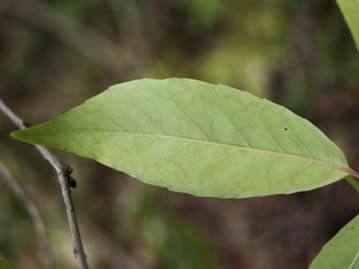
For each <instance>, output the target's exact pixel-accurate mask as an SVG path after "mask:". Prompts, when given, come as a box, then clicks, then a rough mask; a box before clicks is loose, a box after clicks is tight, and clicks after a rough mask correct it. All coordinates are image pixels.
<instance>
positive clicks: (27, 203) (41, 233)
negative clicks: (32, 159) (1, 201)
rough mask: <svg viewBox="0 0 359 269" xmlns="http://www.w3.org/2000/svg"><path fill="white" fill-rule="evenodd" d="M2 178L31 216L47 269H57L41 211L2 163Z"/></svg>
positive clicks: (0, 173) (0, 176)
mask: <svg viewBox="0 0 359 269" xmlns="http://www.w3.org/2000/svg"><path fill="white" fill-rule="evenodd" d="M0 178H2V179H3V180H4V181H5V183H6V184H7V185H8V186H9V188H10V190H11V191H12V192H13V193H14V195H15V196H16V198H17V199H18V200H19V201H21V202H22V203H23V205H24V207H25V209H26V210H27V212H28V213H29V215H30V216H31V220H32V222H33V224H34V226H35V230H36V233H37V236H38V238H39V242H40V245H41V248H42V249H43V250H44V252H45V253H46V257H47V268H49V269H55V268H56V263H55V255H54V251H53V249H52V247H51V245H50V242H49V239H48V236H47V233H46V229H45V224H44V221H43V220H42V218H41V216H40V213H39V210H38V209H37V208H36V206H35V205H34V203H33V202H32V201H31V199H29V198H28V197H27V196H26V194H25V192H24V190H23V189H22V188H21V186H20V185H19V183H17V181H16V180H15V178H14V177H13V176H12V174H11V173H10V171H9V170H8V169H7V168H6V167H5V166H4V165H3V164H2V163H0Z"/></svg>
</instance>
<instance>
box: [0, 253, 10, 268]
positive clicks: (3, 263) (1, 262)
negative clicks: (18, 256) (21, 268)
mask: <svg viewBox="0 0 359 269" xmlns="http://www.w3.org/2000/svg"><path fill="white" fill-rule="evenodd" d="M0 269H13V267H12V266H10V264H8V263H7V261H5V259H4V258H3V257H1V256H0Z"/></svg>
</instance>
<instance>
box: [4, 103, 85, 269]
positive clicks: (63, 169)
mask: <svg viewBox="0 0 359 269" xmlns="http://www.w3.org/2000/svg"><path fill="white" fill-rule="evenodd" d="M0 110H1V111H2V112H3V113H4V114H5V115H6V116H7V117H8V118H9V119H10V120H11V121H12V122H13V123H14V124H15V125H16V126H17V127H19V128H20V129H24V128H26V125H25V124H24V121H23V120H22V119H21V118H20V117H18V116H17V115H16V114H15V113H14V112H13V111H12V110H11V109H10V108H9V107H8V106H7V105H6V104H5V103H4V102H3V101H2V100H1V99H0ZM35 147H36V148H37V150H38V151H39V152H40V153H41V155H42V157H43V158H44V159H46V160H47V161H48V162H49V163H50V164H51V166H52V167H53V168H54V169H55V171H56V173H57V178H58V181H59V183H60V186H61V191H62V196H63V199H64V202H65V207H66V213H67V218H68V221H69V226H70V230H71V236H72V244H73V251H74V255H75V259H76V260H77V261H78V264H79V268H81V269H88V264H87V260H86V254H85V251H84V247H83V244H82V240H81V235H80V230H79V226H78V223H77V218H76V214H75V209H74V206H73V202H72V197H71V189H70V186H69V182H68V178H69V177H70V173H71V172H69V169H68V166H64V165H62V164H61V163H60V161H59V160H58V159H57V157H56V156H55V155H53V154H52V153H51V152H50V151H49V150H48V149H47V148H45V147H43V146H40V145H35Z"/></svg>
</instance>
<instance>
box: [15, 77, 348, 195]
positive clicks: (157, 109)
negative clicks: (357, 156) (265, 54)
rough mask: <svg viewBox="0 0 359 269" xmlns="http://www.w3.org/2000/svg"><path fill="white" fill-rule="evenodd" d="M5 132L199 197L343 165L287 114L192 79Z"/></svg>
mask: <svg viewBox="0 0 359 269" xmlns="http://www.w3.org/2000/svg"><path fill="white" fill-rule="evenodd" d="M13 136H14V137H15V138H18V139H21V140H23V141H25V142H30V143H39V144H45V145H47V146H52V147H57V148H60V149H64V150H67V151H71V152H74V153H77V154H79V155H81V156H84V157H89V158H92V159H95V160H97V161H99V162H101V163H103V164H105V165H108V166H110V167H112V168H115V169H117V170H120V171H124V172H126V173H128V174H130V175H132V176H134V177H137V178H139V179H140V180H142V181H144V182H146V183H150V184H153V185H157V186H162V187H167V188H169V189H172V190H175V191H183V192H187V193H191V194H194V195H200V196H215V197H223V198H236V197H237V198H238V197H251V196H262V195H270V194H277V193H293V192H296V191H305V190H310V189H313V188H317V187H320V186H323V185H326V184H329V183H332V182H334V181H336V180H339V179H340V178H342V177H344V176H345V175H347V174H348V171H349V169H350V168H349V166H348V165H347V162H346V159H345V157H344V155H343V154H342V152H341V151H340V150H339V149H338V148H337V146H336V145H335V144H334V143H333V142H331V141H330V140H329V139H328V138H327V137H326V136H325V135H324V134H323V133H322V132H321V131H320V130H319V129H317V128H316V127H314V126H313V125H312V124H311V123H309V122H308V121H307V120H305V119H302V118H300V117H299V116H297V115H295V114H294V113H292V112H291V111H289V110H287V109H286V108H284V107H281V106H278V105H276V104H273V103H271V102H269V101H267V100H265V99H260V98H258V97H255V96H253V95H251V94H249V93H246V92H242V91H239V90H236V89H233V88H230V87H227V86H223V85H212V84H209V83H205V82H200V81H196V80H191V79H175V78H174V79H167V80H152V79H144V80H137V81H132V82H127V83H122V84H118V85H115V86H113V87H111V88H110V89H109V90H107V91H105V92H104V93H102V94H100V95H98V96H96V97H94V98H91V99H89V100H88V101H86V102H85V103H84V104H83V105H80V106H79V107H77V108H74V109H72V110H70V111H69V112H67V113H65V114H63V115H62V116H59V117H57V118H56V119H54V120H51V121H49V122H46V123H43V124H39V125H37V126H34V127H32V128H29V129H26V130H23V131H18V132H15V133H13ZM254 168H255V169H254ZM318 168H319V169H318ZM298 174H299V175H298Z"/></svg>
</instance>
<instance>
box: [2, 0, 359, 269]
mask: <svg viewBox="0 0 359 269" xmlns="http://www.w3.org/2000/svg"><path fill="white" fill-rule="evenodd" d="M358 70H359V54H358V52H357V51H356V49H355V46H354V43H353V40H352V38H351V36H350V34H349V30H348V28H347V26H346V25H345V22H344V20H343V17H342V15H341V14H340V11H339V9H338V7H337V6H336V3H335V1H332V0H317V1H294V0H272V1H252V0H227V1H223V0H206V1H203V0H191V1H187V0H182V1H179V0H151V1H149V0H137V1H136V0H87V1H83V0H51V1H50V0H48V1H45V0H27V1H20V0H1V2H0V98H3V100H4V101H5V102H6V103H7V104H8V105H9V106H10V107H11V108H12V109H13V110H14V111H16V113H17V114H18V115H20V116H21V117H23V118H24V119H25V120H26V121H28V122H29V123H31V124H35V123H38V122H41V121H44V120H47V119H50V118H52V117H54V116H56V115H58V114H60V113H62V112H64V111H66V110H68V109H70V108H72V107H73V106H75V105H78V104H80V103H82V102H83V101H84V100H85V99H87V98H89V97H91V96H93V95H96V94H98V93H100V92H102V91H103V90H105V89H106V88H107V87H109V86H110V85H112V84H115V83H119V82H124V81H128V80H131V79H137V78H143V77H152V78H166V77H173V76H176V77H190V78H195V79H200V80H205V81H208V82H212V83H222V84H226V85H229V86H232V87H236V88H239V89H243V90H247V91H250V92H252V93H254V94H256V95H257V96H261V97H266V98H268V99H270V100H272V101H275V102H277V103H279V104H282V105H284V106H286V107H288V108H290V109H291V110H293V111H294V112H296V113H297V114H299V115H301V116H304V117H306V118H308V119H309V120H310V121H312V122H313V123H314V124H315V125H317V126H318V127H319V128H320V129H321V130H323V131H324V132H325V133H326V134H327V135H328V136H329V137H330V138H332V139H333V140H334V141H335V142H336V143H337V144H338V145H339V146H340V147H341V148H342V149H343V151H344V152H345V153H346V155H347V157H348V160H349V162H350V163H351V166H352V167H353V168H354V169H357V170H358V169H359V146H358V137H359V118H358V117H359V76H358ZM14 129H15V127H14V126H13V124H11V123H10V122H9V121H8V120H7V119H6V118H5V117H4V116H3V115H2V114H1V113H0V162H1V163H3V164H5V165H6V166H7V167H8V168H9V169H10V170H11V172H12V173H13V174H14V176H15V177H16V178H17V180H18V182H19V183H20V184H21V186H22V187H23V188H24V189H25V191H26V192H27V194H28V195H29V196H30V197H31V199H32V200H33V201H34V203H35V204H36V205H37V206H38V208H39V210H40V212H41V214H42V216H43V218H44V220H45V223H46V227H47V229H48V234H49V238H50V240H51V243H52V245H53V247H54V251H55V255H56V261H57V264H58V268H76V266H75V261H74V259H73V256H72V247H71V238H70V233H69V229H68V224H67V219H66V215H65V209H64V205H63V201H62V198H61V194H60V188H59V186H58V183H57V179H56V177H55V174H54V171H53V170H52V168H51V167H50V166H49V165H48V163H47V162H46V161H44V160H43V159H42V158H41V156H40V155H39V154H38V152H37V151H35V149H34V148H33V147H32V146H30V145H26V144H22V143H19V142H17V141H13V140H12V139H10V138H9V137H8V134H9V133H10V132H11V131H13V130H14ZM55 153H56V154H57V155H58V157H59V158H60V159H61V160H63V161H65V162H67V163H69V164H70V165H71V166H72V167H73V168H74V177H75V178H76V179H77V181H78V187H77V188H76V189H75V190H74V191H73V196H74V200H75V206H76V210H77V214H78V218H79V222H80V228H81V231H82V235H83V240H84V243H85V247H86V251H87V254H88V261H89V263H90V266H91V268H104V269H106V268H109V269H110V268H128V269H140V268H143V269H162V268H163V269H165V268H171V269H172V268H173V269H191V268H194V269H201V268H206V269H211V268H213V269H214V268H223V269H233V268H243V269H246V268H250V269H257V268H276V269H280V268H293V269H297V268H298V269H299V268H307V266H308V265H309V263H310V262H311V260H312V259H313V257H314V256H315V255H316V254H317V253H318V252H319V250H320V248H321V247H322V246H323V244H324V243H325V242H326V241H328V240H329V239H330V238H331V237H332V236H333V235H334V234H335V233H336V232H337V231H338V230H339V229H340V227H342V226H343V225H345V224H346V223H347V222H348V221H349V220H350V219H352V218H353V217H354V216H355V215H356V214H358V213H359V195H358V193H356V192H355V191H354V190H353V189H352V188H351V187H350V186H349V185H348V184H347V183H346V182H344V181H341V182H338V183H335V184H332V185H330V186H327V187H324V188H322V189H319V190H314V191H310V192H305V193H298V194H295V195H290V196H285V195H278V196H271V197H262V198H251V199H243V200H230V199H229V200H221V199H205V198H196V197H193V196H190V195H186V194H180V193H172V192H169V191H167V190H164V189H161V188H156V187H151V186H148V185H144V184H142V183H140V182H138V181H136V180H135V179H132V178H130V177H129V176H127V175H125V174H121V173H119V172H116V171H114V170H112V169H110V168H107V167H104V166H102V165H100V164H97V163H95V162H94V161H89V160H86V159H83V158H79V157H76V156H74V155H72V154H69V153H64V152H60V151H55ZM0 254H2V255H3V256H5V257H6V258H7V259H8V260H9V261H10V262H11V263H12V264H14V265H15V266H16V268H27V269H32V268H45V264H46V259H45V255H44V252H43V251H42V250H41V248H40V247H39V244H38V238H37V236H36V233H35V231H34V228H33V225H32V223H31V219H30V218H29V216H28V214H27V212H26V211H25V210H24V209H23V206H22V204H21V203H20V202H19V201H18V200H17V199H16V198H15V197H14V195H13V193H12V192H11V191H10V190H9V188H8V187H7V185H6V184H4V183H3V181H0Z"/></svg>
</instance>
